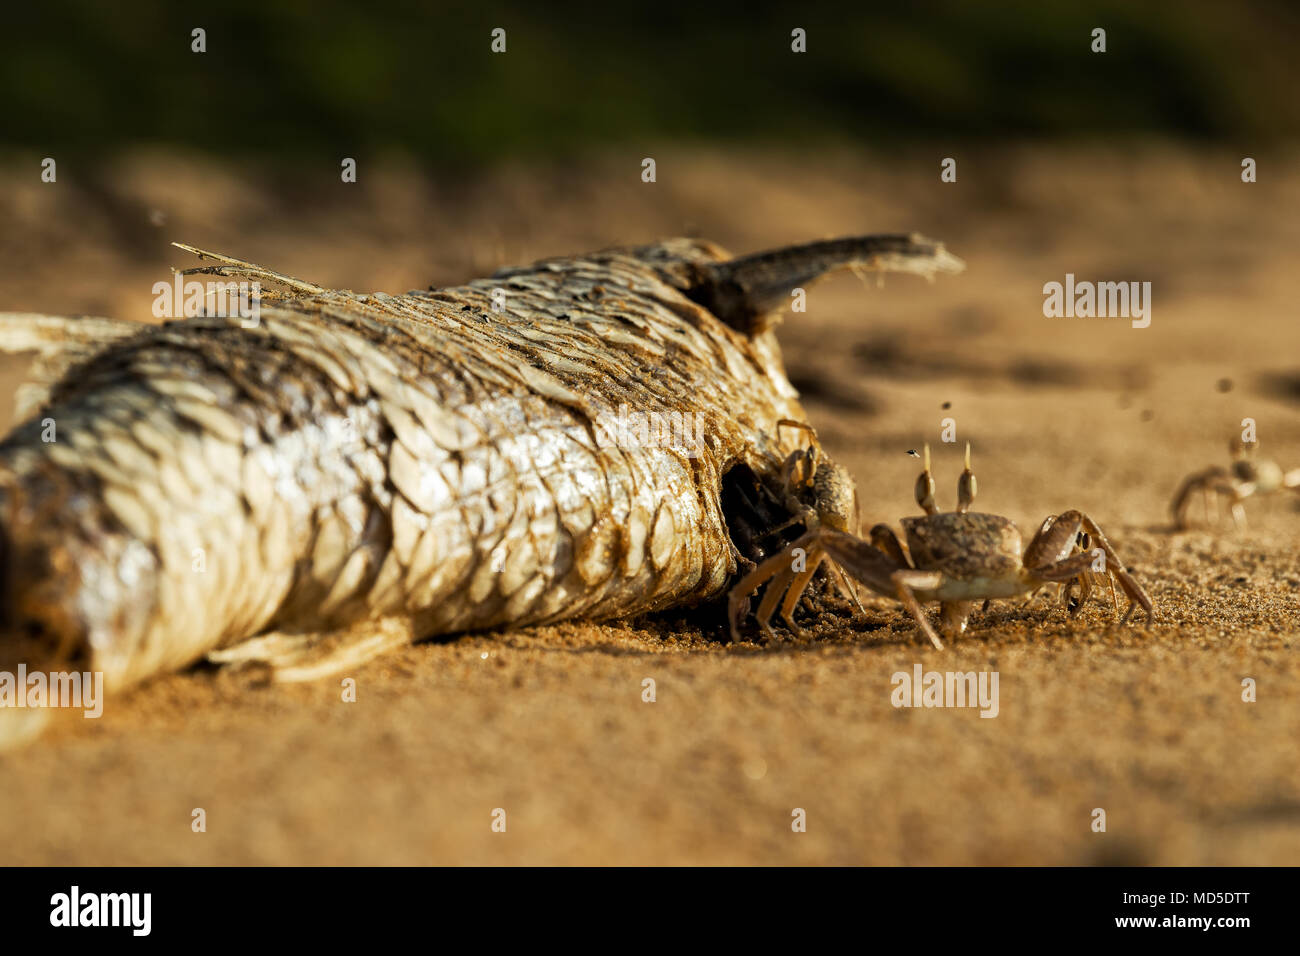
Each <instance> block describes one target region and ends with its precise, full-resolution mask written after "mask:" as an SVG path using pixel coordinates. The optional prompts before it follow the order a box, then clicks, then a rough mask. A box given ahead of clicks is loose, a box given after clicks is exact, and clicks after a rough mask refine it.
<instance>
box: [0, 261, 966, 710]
mask: <svg viewBox="0 0 1300 956" xmlns="http://www.w3.org/2000/svg"><path fill="white" fill-rule="evenodd" d="M885 240H889V243H892V244H888V243H885ZM839 242H842V243H843V242H848V243H853V242H856V243H858V245H857V246H856V247H853V246H850V247H844V248H839V247H835V248H829V247H830V246H831V244H829V243H821V244H812V245H810V246H807V247H795V248H794V249H792V250H781V251H779V254H766V258H765V257H764V256H756V257H749V258H747V259H739V260H734V259H731V258H730V257H729V256H727V255H726V253H724V252H723V251H722V250H721V249H719V248H718V247H717V246H714V245H712V244H711V243H707V242H702V241H696V240H680V239H679V240H668V241H665V242H662V243H658V244H655V245H652V246H645V247H639V248H635V249H623V250H611V251H606V252H600V253H592V254H589V255H583V256H574V257H566V258H559V259H549V260H544V261H542V262H539V263H536V264H535V265H533V266H530V267H526V268H519V269H506V270H502V271H501V272H498V273H497V274H496V275H495V276H493V277H490V278H487V279H481V280H475V281H472V282H469V283H467V284H466V285H463V286H458V287H455V288H446V289H440V290H430V291H425V292H411V293H407V294H405V295H386V294H381V293H370V294H358V293H353V292H346V291H334V290H325V289H321V288H319V287H314V286H310V285H309V284H307V283H296V287H295V286H291V290H292V291H291V294H290V295H288V297H286V298H284V299H283V300H281V301H277V302H275V303H274V304H269V303H263V304H262V305H261V307H260V314H259V315H258V317H257V321H256V322H255V323H250V322H249V321H247V320H246V319H242V318H240V317H238V316H233V317H212V316H207V317H195V318H191V319H186V320H182V321H175V322H168V323H166V324H164V325H161V326H138V327H136V326H129V324H127V323H109V324H108V325H106V326H105V331H104V333H103V335H102V336H101V337H100V338H99V340H98V344H94V343H92V344H91V345H89V346H88V345H87V344H86V342H85V338H86V336H85V335H82V336H79V337H78V336H71V339H72V340H74V341H75V347H76V349H77V350H78V351H76V352H75V356H74V357H75V361H68V362H63V363H59V362H57V361H55V362H47V363H46V364H47V366H48V367H50V368H54V369H57V370H58V377H57V379H56V380H54V381H50V382H48V383H44V385H42V386H41V387H42V388H45V391H42V392H41V393H40V394H39V400H40V408H39V410H37V411H35V412H34V414H31V415H30V417H28V418H27V419H26V420H25V421H23V422H21V423H20V424H19V425H18V426H17V427H16V428H15V429H14V430H12V431H11V432H10V434H9V435H8V436H6V437H5V439H4V440H3V442H0V588H2V598H0V600H2V603H3V612H4V613H3V622H0V623H2V626H3V627H4V629H5V633H8V634H19V633H21V634H25V635H28V636H31V637H33V638H34V639H36V640H38V641H39V642H40V643H41V645H42V646H44V647H47V648H49V649H50V650H51V652H53V653H57V654H61V655H68V656H72V657H74V658H76V659H77V660H79V661H80V662H81V664H82V666H85V667H86V668H88V669H91V670H96V671H102V672H104V674H105V676H106V679H107V680H108V682H109V683H110V685H111V686H118V687H120V686H125V685H129V684H131V683H134V682H137V681H139V680H141V679H144V678H146V677H148V676H150V675H152V674H156V673H159V672H163V671H168V670H174V669H178V668H181V667H184V666H186V665H188V664H191V663H193V662H195V661H197V660H200V659H202V658H203V657H204V656H205V655H209V654H212V653H213V652H216V651H219V650H220V649H222V648H229V647H231V646H232V645H238V644H240V642H245V641H248V640H249V639H250V638H254V637H256V636H257V635H262V634H266V633H268V632H277V633H288V634H314V633H322V632H329V631H334V630H338V629H341V628H347V627H349V626H353V625H356V624H357V623H358V622H364V621H368V620H372V619H379V618H386V619H397V620H400V621H403V622H406V625H407V626H409V631H410V634H411V636H412V637H415V638H421V637H429V636H434V635H440V634H451V633H456V632H460V631H469V630H476V629H483V628H492V627H497V626H502V625H519V626H522V625H529V624H538V623H543V622H548V621H557V620H562V619H569V618H579V617H581V618H588V619H602V618H610V617H623V616H629V615H634V614H640V613H643V612H647V611H654V610H659V609H664V608H669V607H679V606H690V605H694V604H698V603H700V602H702V601H707V600H710V599H712V598H715V597H717V596H719V595H721V594H722V593H723V592H724V591H725V590H726V588H727V585H728V583H729V582H730V581H731V580H732V579H733V578H734V576H735V574H736V572H737V567H738V562H742V561H744V560H745V556H744V554H742V553H741V552H740V551H738V549H737V545H736V542H735V535H734V533H733V529H731V528H729V516H728V514H727V513H726V509H725V507H724V498H725V497H726V496H725V495H724V479H725V476H727V475H728V474H729V473H730V472H731V471H732V469H734V468H736V467H737V466H738V465H743V466H745V469H747V472H746V474H751V473H752V475H753V476H754V478H755V481H756V482H757V483H758V485H759V486H761V488H762V489H766V494H767V495H768V496H769V497H771V498H773V499H774V498H775V497H776V496H777V495H778V493H779V488H778V487H777V485H778V484H779V481H780V475H781V467H782V463H783V461H784V460H785V458H786V456H787V455H788V454H789V452H790V451H791V450H792V449H793V448H795V447H797V446H796V445H794V444H791V443H792V442H795V441H797V440H799V436H798V435H797V434H792V433H790V432H789V431H787V432H786V434H785V435H784V440H785V443H784V444H783V443H782V436H781V434H780V432H781V430H780V429H778V428H777V427H776V423H777V422H778V421H780V420H782V419H791V420H796V421H804V420H806V415H805V413H804V411H803V409H802V408H801V407H800V405H799V401H798V396H797V393H796V391H795V389H794V388H793V387H792V386H791V385H790V382H789V381H788V380H787V378H786V374H785V370H784V367H783V364H782V360H781V354H780V349H779V347H778V345H777V342H776V337H775V331H774V329H773V328H772V325H771V323H770V322H769V321H767V320H766V319H764V318H763V317H764V316H767V315H770V313H771V311H772V306H773V304H775V303H776V302H777V301H779V299H778V296H787V295H788V294H789V289H788V287H786V286H783V285H782V281H781V270H782V269H786V270H787V271H788V272H789V274H790V275H792V276H795V277H796V278H798V279H799V280H800V281H803V282H805V283H806V281H808V278H810V277H812V278H815V277H816V275H820V274H821V273H823V272H825V271H829V270H830V269H832V268H838V267H842V266H855V267H872V266H875V267H878V268H909V269H912V270H913V271H926V270H927V268H928V269H929V271H953V270H954V269H955V268H958V267H959V266H960V263H959V262H958V261H957V260H955V259H953V258H952V257H951V256H948V255H947V253H945V252H944V251H943V249H942V246H939V245H937V244H934V243H929V242H928V240H921V239H920V238H919V237H868V238H866V239H860V240H839ZM872 242H875V243H876V244H877V245H875V246H873V245H871V243H872ZM864 243H865V245H864ZM882 243H885V244H882ZM800 248H803V249H805V250H810V251H809V253H808V254H807V255H805V256H803V257H802V258H800V256H799V255H798V254H797V250H798V249H800ZM810 257H812V258H813V265H812V266H810V265H809V261H810ZM891 257H892V258H891ZM226 261H227V262H234V261H235V260H226ZM791 263H793V265H790V264H791ZM900 263H901V265H900ZM954 263H956V265H954ZM242 265H243V267H244V268H242V269H241V268H240V267H239V266H227V267H222V274H226V275H229V274H234V273H235V272H244V273H247V274H250V275H258V274H262V275H265V276H271V277H278V274H272V273H270V272H269V270H261V269H260V267H255V266H251V265H248V264H242ZM810 270H811V271H810ZM208 271H218V270H208ZM294 281H296V280H291V282H294ZM787 286H788V283H787ZM782 289H784V291H782ZM68 321H69V322H73V323H75V320H68ZM98 321H102V320H98ZM0 324H2V323H0ZM250 326H251V327H250ZM15 327H16V326H15ZM71 327H72V328H76V326H75V324H73V325H72V326H71ZM124 329H126V331H124ZM10 331H11V332H12V331H13V330H12V329H11V330H10Z"/></svg>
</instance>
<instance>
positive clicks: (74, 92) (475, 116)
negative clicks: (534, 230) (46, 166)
mask: <svg viewBox="0 0 1300 956" xmlns="http://www.w3.org/2000/svg"><path fill="white" fill-rule="evenodd" d="M1098 26H1100V27H1104V28H1105V29H1106V30H1107V52H1106V54H1105V55H1104V56H1098V55H1094V54H1092V53H1091V52H1090V32H1091V30H1092V29H1093V28H1094V27H1098ZM194 27H203V28H204V29H205V30H206V31H207V52H206V53H204V54H195V53H192V52H191V51H190V44H191V37H190V31H191V30H192V29H193V28H194ZM495 27H503V28H504V29H505V30H506V31H507V54H506V55H504V56H502V55H494V54H492V53H491V52H490V50H489V44H490V36H489V34H490V31H491V30H492V29H493V28H495ZM794 27H802V28H804V29H805V30H806V31H807V35H808V49H809V52H808V53H807V54H806V55H799V56H796V55H793V54H792V53H791V52H790V42H791V37H790V31H791V30H792V29H793V28H794ZM1297 41H1300V5H1297V4H1296V3H1294V2H1286V0H1249V2H1214V0H1181V2H1142V3H1133V2H1129V0H1116V2H1074V0H1065V2H1052V3H1042V2H1009V3H999V4H996V5H984V4H972V3H969V2H964V0H960V2H959V0H952V2H934V3H876V4H871V3H822V4H798V5H791V4H777V3H763V2H746V3H740V2H721V3H711V4H707V5H705V4H700V5H694V6H687V5H669V4H662V3H659V2H650V3H641V4H629V3H624V4H602V3H590V2H585V3H575V2H565V0H553V2H548V3H545V4H539V3H523V2H499V3H492V4H476V5H473V8H472V9H471V8H469V7H467V6H453V5H445V4H437V3H417V2H411V0H405V2H397V3H384V4H378V3H353V2H343V0H310V2H308V0H281V2H276V3H266V2H264V0H226V2H223V3H221V4H211V5H202V6H198V5H194V6H183V7H182V6H178V5H176V4H173V3H170V2H163V0H136V2H132V3H129V4H126V5H123V4H118V3H67V2H59V0H56V2H41V3H22V4H12V5H9V7H8V9H7V10H6V12H5V15H4V37H3V39H2V40H0V89H3V96H4V109H3V116H4V122H3V132H2V133H0V143H3V144H5V145H9V146H16V147H19V148H22V149H24V150H41V151H45V152H49V151H51V150H54V149H58V150H60V151H61V152H62V154H63V155H69V154H76V153H79V152H80V153H83V154H84V153H86V152H90V151H94V152H95V153H103V152H104V151H105V150H108V149H112V148H116V147H126V146H131V147H138V146H142V145H146V144H160V145H165V146H168V147H176V146H182V147H190V148H193V149H196V150H201V151H209V152H215V153H221V154H225V155H246V156H249V155H252V156H265V155H267V154H271V155H275V156H289V155H293V154H304V153H306V154H310V153H314V152H317V151H324V150H328V151H329V153H330V154H331V155H335V154H338V153H339V151H340V150H342V151H343V152H342V155H353V156H358V157H360V156H363V155H366V154H367V151H368V150H378V149H383V150H397V151H401V152H405V153H408V154H410V155H412V156H414V157H417V158H418V159H419V160H421V161H422V162H427V163H430V164H433V165H439V166H455V165H466V164H478V163H482V162H484V161H492V160H508V159H512V158H526V159H527V160H529V161H534V160H537V159H542V158H547V157H562V156H564V155H566V154H568V153H571V152H579V151H582V150H584V149H585V148H588V147H591V146H593V145H598V146H606V145H610V146H613V145H621V144H624V143H631V142H637V143H641V142H648V143H649V142H654V141H656V140H661V141H662V140H673V141H676V142H683V141H700V140H702V141H725V142H726V143H728V144H729V145H731V146H735V145H737V144H738V143H739V142H748V141H755V142H764V141H767V142H771V141H776V142H782V143H785V144H787V145H792V146H799V145H803V144H807V143H809V142H819V141H829V142H847V143H850V144H852V143H863V142H865V143H871V144H878V143H881V142H884V141H888V142H897V141H899V140H900V139H921V140H934V139H942V140H948V139H952V138H965V139H976V140H982V139H988V138H1000V137H1014V138H1017V139H1026V138H1041V137H1071V138H1073V137H1097V136H1109V135H1113V134H1116V133H1130V132H1135V131H1140V132H1143V133H1151V134H1158V135H1171V136H1177V137H1182V138H1188V139H1193V140H1215V139H1222V138H1225V137H1233V138H1248V139H1249V140H1250V141H1251V142H1252V143H1258V142H1263V141H1269V140H1276V139H1279V138H1291V137H1293V136H1294V134H1295V133H1296V131H1297V129H1300V122H1298V121H1300V97H1297V96H1296V92H1297V89H1296V83H1295V82H1294V77H1295V75H1296V69H1295V66H1294V58H1295V56H1296V54H1297V51H1298V50H1300V42H1297Z"/></svg>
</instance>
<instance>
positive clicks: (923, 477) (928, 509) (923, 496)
mask: <svg viewBox="0 0 1300 956" xmlns="http://www.w3.org/2000/svg"><path fill="white" fill-rule="evenodd" d="M916 503H917V504H918V505H920V506H921V510H922V511H924V512H925V513H926V514H928V515H936V514H938V513H939V506H938V505H937V504H935V502H934V476H933V475H931V474H930V446H929V445H926V446H925V470H924V471H922V472H921V474H920V475H918V476H917V478H916Z"/></svg>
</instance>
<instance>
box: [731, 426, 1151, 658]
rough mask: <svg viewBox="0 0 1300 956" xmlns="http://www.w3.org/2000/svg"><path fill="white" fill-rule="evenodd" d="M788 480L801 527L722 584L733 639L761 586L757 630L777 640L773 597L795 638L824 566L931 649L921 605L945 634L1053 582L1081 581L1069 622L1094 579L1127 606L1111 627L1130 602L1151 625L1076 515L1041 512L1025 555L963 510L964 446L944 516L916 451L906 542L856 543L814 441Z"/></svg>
mask: <svg viewBox="0 0 1300 956" xmlns="http://www.w3.org/2000/svg"><path fill="white" fill-rule="evenodd" d="M782 424H795V423H791V422H783V423H782ZM804 427H806V426H804ZM810 431H811V429H810ZM786 474H787V481H786V487H787V496H788V497H789V499H790V501H789V507H790V508H791V509H792V510H793V511H795V512H797V513H798V514H799V516H800V520H801V521H802V522H803V524H804V527H805V529H806V531H805V533H804V534H803V535H802V536H800V537H799V538H798V540H796V541H794V542H793V543H792V544H791V545H790V546H789V548H787V549H783V550H782V551H780V552H779V553H776V554H773V555H771V556H770V557H768V558H766V559H765V560H763V561H762V562H760V563H759V564H758V565H757V566H756V567H755V568H754V569H753V570H752V571H750V572H749V573H748V574H746V575H745V576H744V577H742V578H741V579H740V580H739V581H738V582H737V583H736V585H735V586H734V587H733V588H732V590H731V594H730V600H729V611H730V615H729V617H730V621H731V629H732V634H733V636H735V635H736V633H737V626H738V624H739V621H740V618H741V617H742V615H743V608H744V605H745V601H746V599H747V598H748V597H749V595H751V594H752V593H753V592H754V591H755V590H757V589H758V588H760V587H762V586H763V584H765V583H768V582H770V583H769V584H768V588H767V591H766V593H765V594H764V595H763V599H762V601H761V602H760V604H759V607H758V610H757V612H756V614H755V617H756V619H757V621H758V624H759V626H760V627H761V628H762V629H763V631H764V633H765V634H766V635H767V636H768V637H769V638H772V639H775V637H776V635H775V633H774V632H773V630H772V628H771V624H770V621H771V618H772V615H773V613H774V612H775V611H776V608H777V604H778V602H780V610H781V617H782V619H783V620H784V621H785V623H786V625H787V626H788V627H789V628H790V630H791V631H792V632H794V633H795V634H800V633H801V631H800V628H799V627H798V625H796V624H795V622H794V619H793V612H794V609H795V607H796V606H797V605H798V603H799V599H800V597H801V596H802V594H803V592H804V589H805V588H806V587H807V586H808V583H809V581H810V580H811V579H812V576H813V573H814V572H815V571H816V570H817V567H818V566H819V565H820V564H821V563H822V562H823V561H826V562H828V563H829V564H830V566H831V568H832V569H833V570H834V571H835V573H836V574H839V573H840V571H841V570H842V571H844V572H847V573H848V574H849V575H851V576H852V577H853V578H854V579H855V580H857V581H858V582H860V583H862V584H864V585H866V586H867V587H868V588H870V589H871V590H872V591H875V592H876V593H878V594H881V595H883V596H885V597H890V598H894V599H896V600H898V601H899V602H900V603H901V604H902V605H903V606H904V607H905V608H907V610H908V611H909V612H911V614H912V617H913V618H914V619H915V621H916V623H917V626H918V627H920V628H921V630H922V631H923V632H924V633H925V635H926V636H927V637H928V638H929V639H930V642H931V643H932V644H933V645H934V646H935V647H936V648H939V649H940V650H942V649H943V643H942V642H941V641H940V639H939V635H938V633H936V631H935V629H934V626H933V625H932V624H931V623H930V621H929V619H928V618H927V617H926V615H925V613H924V611H923V610H922V608H921V605H922V604H923V603H924V602H927V601H938V602H940V629H941V630H942V631H943V633H944V636H946V637H949V638H952V637H954V636H956V635H958V634H961V633H962V632H963V631H965V629H966V623H967V620H968V618H969V616H970V612H971V609H972V608H973V607H974V605H975V603H976V602H978V601H984V602H985V604H986V605H987V602H988V601H989V600H991V599H994V598H1011V597H1017V596H1021V595H1032V594H1034V593H1035V592H1037V591H1038V590H1039V589H1040V588H1042V587H1044V586H1046V585H1049V584H1059V585H1061V586H1062V589H1063V591H1064V594H1065V595H1068V593H1069V590H1070V589H1071V588H1072V587H1073V586H1074V585H1075V584H1078V585H1079V586H1080V588H1081V592H1082V595H1081V599H1080V600H1078V601H1077V602H1074V603H1073V604H1072V606H1071V615H1072V616H1073V615H1075V614H1077V613H1078V612H1079V610H1081V609H1082V607H1083V605H1084V604H1085V603H1086V602H1087V599H1088V597H1089V595H1090V594H1091V592H1092V587H1093V581H1094V578H1095V577H1103V578H1107V579H1109V580H1110V583H1111V588H1112V594H1113V589H1114V585H1115V583H1118V584H1119V587H1120V589H1121V590H1123V592H1124V594H1125V595H1126V596H1127V597H1128V599H1129V606H1128V609H1127V611H1126V612H1125V614H1124V617H1123V620H1122V622H1121V623H1125V624H1127V623H1128V621H1129V619H1130V618H1131V617H1132V616H1133V612H1134V610H1135V609H1137V608H1138V607H1141V608H1142V610H1143V611H1144V612H1145V613H1146V619H1147V622H1148V623H1150V622H1151V620H1152V618H1153V613H1154V606H1153V604H1152V602H1151V598H1150V597H1149V596H1148V595H1147V593H1146V591H1145V590H1143V588H1142V586H1141V585H1140V584H1138V582H1137V581H1136V580H1135V579H1134V578H1133V576H1132V575H1131V574H1130V573H1129V572H1128V570H1127V569H1126V568H1125V567H1124V563H1123V562H1122V561H1121V560H1120V558H1119V555H1117V554H1116V553H1115V549H1114V548H1112V547H1111V545H1110V542H1109V541H1107V540H1106V536H1105V535H1104V534H1103V533H1102V530H1101V528H1100V527H1099V526H1098V525H1097V523H1096V522H1095V521H1094V520H1093V519H1092V518H1091V517H1089V516H1088V515H1086V514H1084V513H1083V512H1081V511H1073V510H1072V511H1065V512H1062V513H1061V514H1059V515H1054V516H1049V517H1048V518H1046V519H1045V520H1044V521H1043V523H1042V525H1041V526H1040V527H1039V529H1038V532H1037V534H1035V535H1034V537H1033V538H1032V539H1031V540H1030V542H1029V545H1028V547H1025V548H1024V549H1023V551H1022V548H1021V535H1020V529H1019V528H1017V527H1016V525H1015V522H1013V521H1011V519H1009V518H1004V517H1002V516H1001V515H992V514H981V513H979V512H972V511H971V510H970V507H971V504H972V503H973V502H974V500H975V475H974V473H973V472H972V471H971V468H970V445H969V444H968V445H967V446H966V470H965V471H963V472H962V475H961V477H960V479H958V482H957V510H956V511H952V512H940V511H939V507H938V505H936V504H935V500H934V490H935V486H934V478H933V477H932V476H931V474H930V448H929V446H928V445H927V446H926V447H925V470H924V471H922V472H921V474H920V476H919V477H918V478H917V482H916V500H917V503H918V504H919V505H920V506H921V508H922V510H924V511H925V514H924V515H923V516H918V517H912V518H904V519H902V526H903V533H904V537H905V539H906V544H904V542H903V541H901V540H900V539H899V538H898V536H897V535H896V534H895V533H894V531H893V529H891V528H890V527H889V526H888V525H885V524H878V525H876V526H875V527H873V528H872V529H871V531H870V534H869V536H868V538H867V539H863V538H861V537H858V535H857V534H856V533H855V531H856V526H857V503H856V496H855V495H853V494H852V493H851V489H852V488H853V484H852V481H851V480H849V478H848V476H847V475H846V474H845V473H844V471H843V469H841V468H840V467H839V466H838V465H836V464H834V462H832V461H831V460H830V459H829V458H827V457H826V456H825V455H824V454H823V453H821V452H820V448H819V446H818V444H817V441H816V437H815V436H814V437H813V441H812V444H811V445H810V447H809V448H808V449H807V450H806V451H803V452H795V453H793V454H792V455H791V456H790V459H789V460H788V461H787V463H786ZM1090 541H1095V543H1096V547H1094V548H1091V549H1090V548H1089V546H1088V545H1089V542H1090ZM792 559H793V560H792ZM841 580H842V579H841ZM782 594H785V600H784V602H781V595H782ZM1116 610H1117V612H1118V607H1117V608H1116Z"/></svg>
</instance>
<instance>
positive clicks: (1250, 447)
mask: <svg viewBox="0 0 1300 956" xmlns="http://www.w3.org/2000/svg"><path fill="white" fill-rule="evenodd" d="M1258 448H1259V443H1258V442H1253V441H1252V442H1243V441H1242V440H1241V439H1240V438H1235V437H1234V438H1233V440H1232V441H1231V442H1230V443H1229V444H1228V451H1229V453H1230V454H1231V455H1232V466H1231V468H1224V467H1223V466H1221V465H1215V466H1213V467H1211V468H1207V469H1205V470H1204V471H1198V472H1195V473H1194V474H1191V475H1188V476H1187V477H1186V478H1185V479H1183V483H1182V485H1180V486H1179V488H1178V492H1177V493H1176V494H1175V495H1174V498H1173V500H1172V501H1171V502H1170V503H1169V510H1170V511H1171V512H1172V513H1173V517H1174V526H1175V527H1176V528H1177V529H1178V530H1180V531H1181V530H1185V529H1186V528H1187V527H1188V521H1187V510H1188V508H1189V507H1190V506H1191V502H1192V496H1193V495H1194V494H1195V493H1196V492H1197V491H1199V492H1201V494H1202V495H1203V496H1204V502H1205V511H1206V515H1207V517H1208V516H1209V512H1210V503H1211V502H1212V501H1213V500H1214V499H1213V497H1211V494H1212V493H1213V494H1217V495H1219V496H1220V497H1222V498H1226V499H1228V506H1229V510H1230V511H1231V513H1232V523H1233V526H1234V527H1237V528H1244V527H1245V525H1246V509H1245V507H1244V506H1243V505H1242V502H1243V501H1245V500H1246V499H1247V498H1249V497H1251V496H1252V495H1271V494H1274V493H1275V492H1278V491H1282V490H1284V489H1291V490H1294V491H1297V492H1300V468H1294V469H1292V470H1291V471H1283V470H1282V466H1281V465H1279V464H1278V463H1277V462H1275V461H1273V460H1272V459H1270V458H1258V457H1257V451H1258ZM1215 517H1216V519H1217V517H1218V512H1217V509H1216V511H1215Z"/></svg>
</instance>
